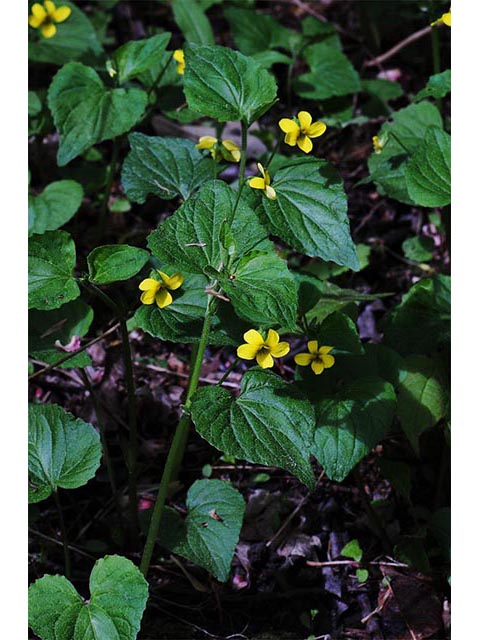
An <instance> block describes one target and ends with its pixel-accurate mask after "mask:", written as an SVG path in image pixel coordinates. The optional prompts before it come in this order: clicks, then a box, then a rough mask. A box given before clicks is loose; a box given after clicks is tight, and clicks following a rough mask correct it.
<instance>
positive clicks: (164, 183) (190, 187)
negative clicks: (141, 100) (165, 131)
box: [122, 133, 213, 204]
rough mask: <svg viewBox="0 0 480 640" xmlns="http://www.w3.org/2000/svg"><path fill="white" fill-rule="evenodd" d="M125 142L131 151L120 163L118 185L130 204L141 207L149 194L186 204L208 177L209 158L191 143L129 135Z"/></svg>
mask: <svg viewBox="0 0 480 640" xmlns="http://www.w3.org/2000/svg"><path fill="white" fill-rule="evenodd" d="M128 141H129V142H130V146H131V151H130V153H129V154H128V156H127V157H126V159H125V162H124V163H123V169H122V185H123V188H124V189H125V193H126V194H127V196H128V197H129V198H130V200H133V201H134V202H139V203H140V204H143V203H144V202H145V200H146V199H147V196H148V195H149V194H153V195H155V196H157V197H158V198H162V200H171V199H172V198H176V197H177V196H181V197H182V198H183V200H187V199H188V198H190V196H191V195H192V194H193V193H194V192H195V191H196V190H197V189H198V187H199V186H200V185H201V184H203V183H204V182H206V181H207V180H210V179H211V177H212V174H213V160H212V158H206V157H205V156H203V155H202V154H201V153H200V151H199V150H198V149H196V148H195V144H194V143H193V142H192V141H191V140H186V139H185V138H160V137H153V136H146V135H145V134H143V133H131V134H130V135H129V136H128Z"/></svg>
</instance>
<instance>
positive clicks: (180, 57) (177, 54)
mask: <svg viewBox="0 0 480 640" xmlns="http://www.w3.org/2000/svg"><path fill="white" fill-rule="evenodd" d="M173 59H174V60H176V61H177V62H185V54H184V53H183V49H176V50H175V51H174V52H173Z"/></svg>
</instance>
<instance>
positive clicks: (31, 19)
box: [28, 16, 43, 29]
mask: <svg viewBox="0 0 480 640" xmlns="http://www.w3.org/2000/svg"><path fill="white" fill-rule="evenodd" d="M42 22H43V20H42V19H41V18H37V16H28V24H29V25H30V26H31V27H33V28H34V29H38V27H39V26H40V25H41V24H42Z"/></svg>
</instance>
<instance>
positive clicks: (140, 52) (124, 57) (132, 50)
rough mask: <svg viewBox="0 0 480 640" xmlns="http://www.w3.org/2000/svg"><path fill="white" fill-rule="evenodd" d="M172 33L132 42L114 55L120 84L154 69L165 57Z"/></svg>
mask: <svg viewBox="0 0 480 640" xmlns="http://www.w3.org/2000/svg"><path fill="white" fill-rule="evenodd" d="M171 35H172V34H171V33H159V34H157V35H156V36H152V37H151V38H145V39H144V40H130V42H127V43H126V44H124V45H122V46H121V47H119V48H118V49H117V50H116V51H115V53H114V54H113V62H114V65H115V70H116V72H117V73H118V83H119V84H123V83H124V82H127V80H132V79H133V78H138V77H139V76H141V75H142V74H143V73H145V72H147V71H148V70H149V69H151V68H152V67H154V66H155V65H156V64H157V62H158V59H159V58H161V57H162V56H163V54H164V53H165V50H166V48H167V46H168V43H169V41H170V38H171Z"/></svg>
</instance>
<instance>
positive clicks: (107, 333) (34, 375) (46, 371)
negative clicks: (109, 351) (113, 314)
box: [28, 322, 120, 380]
mask: <svg viewBox="0 0 480 640" xmlns="http://www.w3.org/2000/svg"><path fill="white" fill-rule="evenodd" d="M119 326H120V324H119V323H118V322H117V324H115V325H113V327H110V329H108V331H105V333H102V335H101V336H98V338H95V339H94V340H90V342H87V344H84V345H83V347H80V349H77V350H76V351H72V352H71V353H69V354H68V355H66V356H65V357H64V358H60V360H57V361H56V362H54V363H53V364H49V365H48V366H46V367H45V368H43V369H40V370H39V371H36V372H35V373H32V375H31V376H28V379H29V380H33V379H34V378H38V377H39V376H41V375H42V373H48V372H49V371H51V370H52V369H56V368H57V367H59V366H60V365H61V364H63V363H64V362H67V361H68V360H70V359H71V358H74V357H75V356H76V355H77V354H79V353H81V352H82V351H85V350H86V349H88V348H89V347H91V346H92V345H93V344H95V343H97V342H100V340H103V339H104V338H106V337H107V336H109V335H110V334H111V333H113V332H114V331H116V330H117V329H118V327H119ZM44 364H46V363H44Z"/></svg>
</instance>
